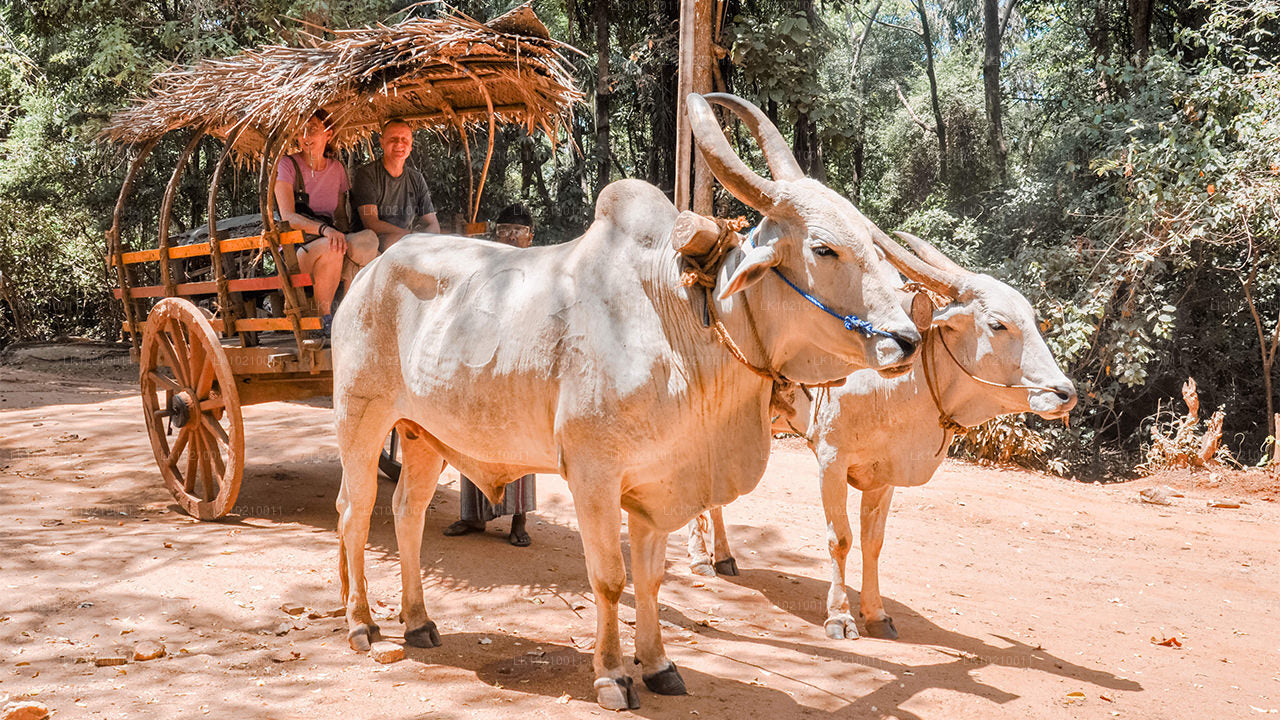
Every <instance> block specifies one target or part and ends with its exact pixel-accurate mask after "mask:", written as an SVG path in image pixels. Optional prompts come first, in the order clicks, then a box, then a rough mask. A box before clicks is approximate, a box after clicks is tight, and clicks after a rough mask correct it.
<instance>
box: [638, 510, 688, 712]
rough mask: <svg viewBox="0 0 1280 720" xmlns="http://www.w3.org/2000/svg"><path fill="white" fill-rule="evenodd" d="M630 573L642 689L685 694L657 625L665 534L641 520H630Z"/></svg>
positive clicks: (660, 629) (682, 682)
mask: <svg viewBox="0 0 1280 720" xmlns="http://www.w3.org/2000/svg"><path fill="white" fill-rule="evenodd" d="M628 532H629V535H630V537H631V574H632V576H633V579H634V580H635V589H636V662H637V663H639V664H640V667H641V670H642V672H643V673H644V674H643V678H644V684H645V687H647V688H649V689H650V690H652V691H653V692H655V693H658V694H659V695H684V694H686V692H687V691H686V690H685V687H684V679H683V678H681V677H680V671H679V670H677V669H676V666H675V663H673V662H671V661H670V660H668V659H667V653H666V650H665V649H664V648H663V646H662V628H661V626H660V625H659V624H658V589H659V588H660V587H662V575H663V573H664V571H665V570H666V562H667V535H668V533H665V532H660V531H659V530H657V529H656V528H654V527H653V526H652V525H650V524H649V523H647V522H644V521H643V520H639V519H637V518H634V517H633V518H632V520H631V523H630V525H629V526H628Z"/></svg>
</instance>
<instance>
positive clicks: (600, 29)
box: [594, 0, 610, 196]
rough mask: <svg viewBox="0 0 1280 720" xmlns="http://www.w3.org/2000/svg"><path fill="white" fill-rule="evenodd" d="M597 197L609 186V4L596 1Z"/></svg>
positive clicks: (601, 0)
mask: <svg viewBox="0 0 1280 720" xmlns="http://www.w3.org/2000/svg"><path fill="white" fill-rule="evenodd" d="M594 11H595V23H596V195H597V196H599V195H600V192H601V191H603V190H604V186H605V185H608V184H609V93H610V90H609V3H608V2H606V1H605V0H595V7H594Z"/></svg>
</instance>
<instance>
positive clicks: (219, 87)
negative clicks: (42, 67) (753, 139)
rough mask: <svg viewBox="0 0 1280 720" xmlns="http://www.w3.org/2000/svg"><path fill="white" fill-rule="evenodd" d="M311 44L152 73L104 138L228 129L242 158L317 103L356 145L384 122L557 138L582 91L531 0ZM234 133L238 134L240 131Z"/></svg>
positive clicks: (223, 133) (342, 137)
mask: <svg viewBox="0 0 1280 720" xmlns="http://www.w3.org/2000/svg"><path fill="white" fill-rule="evenodd" d="M333 36H334V37H332V38H331V39H322V38H314V40H315V43H314V46H313V47H284V46H268V47H264V48H260V49H256V50H248V51H245V52H242V53H240V54H239V55H235V56H232V57H229V58H225V59H221V60H206V61H203V62H201V63H199V64H197V65H195V66H194V67H190V68H183V69H175V70H170V71H168V72H165V73H163V74H161V75H159V76H157V77H156V79H155V81H154V82H153V83H152V88H151V96H150V97H148V98H146V99H143V100H140V101H138V102H137V104H135V105H134V106H133V107H131V108H129V109H126V110H123V111H121V112H118V113H116V114H115V115H113V116H112V117H111V119H110V121H109V123H108V125H107V127H106V129H105V130H104V131H103V135H104V136H105V137H106V138H108V139H110V140H114V141H116V142H120V143H126V144H141V143H146V142H149V141H152V140H154V139H156V138H158V137H160V136H161V135H164V134H165V133H167V132H170V131H172V130H177V129H180V128H203V129H204V130H205V131H206V132H208V133H209V134H211V135H213V136H215V137H218V138H221V139H223V140H226V139H228V138H230V137H232V136H233V135H235V145H234V150H235V151H236V152H237V153H238V154H239V155H240V156H241V158H245V159H247V158H249V157H253V156H256V155H258V154H260V153H261V152H262V151H263V149H264V146H265V144H266V140H267V138H268V137H269V136H271V134H272V133H283V135H282V137H287V136H291V135H294V134H296V133H297V132H298V131H299V130H300V129H301V127H302V125H303V123H305V121H306V119H307V118H308V117H310V116H311V114H312V113H313V112H315V110H316V109H317V108H321V107H323V108H325V109H326V110H328V111H329V112H330V114H331V115H332V116H333V119H334V121H335V123H336V125H337V126H338V131H337V134H336V135H335V137H334V144H335V145H336V146H339V147H347V146H350V145H353V144H355V143H357V142H359V141H361V140H362V139H364V138H367V137H368V136H369V135H370V134H371V133H372V132H374V131H375V130H377V129H378V127H380V126H381V124H382V123H383V122H385V121H386V120H387V119H390V118H404V119H406V120H408V121H409V122H410V124H411V125H413V126H414V127H416V128H429V129H437V130H443V129H445V128H448V127H455V128H461V127H464V126H474V125H477V124H483V123H487V122H489V119H490V116H491V115H492V116H493V117H494V119H496V120H497V121H498V122H507V123H515V124H520V125H523V126H525V128H526V129H528V130H529V131H530V132H532V131H533V130H535V129H542V130H543V131H545V132H547V133H548V134H549V135H552V136H553V137H554V135H555V133H556V131H557V130H558V129H559V128H560V127H561V126H562V124H563V123H564V121H565V120H566V118H567V117H568V115H569V113H570V111H571V108H572V106H573V104H574V103H576V102H580V101H581V100H582V93H581V92H580V91H579V90H578V89H577V88H576V87H574V84H573V79H572V77H571V76H570V74H569V71H568V62H567V61H566V60H565V58H564V56H563V55H561V52H562V51H571V52H577V51H576V50H574V49H573V48H572V47H570V46H568V45H566V44H564V43H561V42H558V41H556V40H553V39H551V37H550V34H549V33H548V32H547V29H546V27H545V26H544V25H543V24H542V22H541V21H539V20H538V18H537V16H535V15H534V13H533V11H532V10H530V9H529V7H528V6H527V5H524V6H521V7H519V8H516V9H515V10H513V11H511V12H509V13H507V14H506V15H503V16H501V17H499V18H496V19H494V20H492V21H490V22H488V23H480V22H477V21H475V20H472V19H470V18H467V17H459V16H450V17H445V18H437V19H423V18H416V19H410V20H406V21H404V22H401V23H397V24H394V25H377V26H374V27H370V28H364V29H359V30H341V31H337V32H334V33H333ZM237 131H241V132H239V134H238V135H236V133H237Z"/></svg>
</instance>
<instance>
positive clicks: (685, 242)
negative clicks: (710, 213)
mask: <svg viewBox="0 0 1280 720" xmlns="http://www.w3.org/2000/svg"><path fill="white" fill-rule="evenodd" d="M719 237H720V226H719V225H716V221H715V220H712V219H711V218H709V217H706V216H704V215H699V214H698V213H696V212H693V211H691V210H685V211H684V212H682V213H680V216H679V217H677V218H676V224H675V225H674V226H672V228H671V247H672V248H674V249H675V251H676V252H678V253H680V254H681V255H685V256H687V257H701V256H703V255H706V254H707V253H708V252H710V251H711V248H713V247H715V244H716V240H717V239H718V238H719Z"/></svg>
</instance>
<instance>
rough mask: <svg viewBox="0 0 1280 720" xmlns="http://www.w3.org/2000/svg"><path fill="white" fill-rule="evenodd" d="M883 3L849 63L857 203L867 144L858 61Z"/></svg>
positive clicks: (863, 86)
mask: <svg viewBox="0 0 1280 720" xmlns="http://www.w3.org/2000/svg"><path fill="white" fill-rule="evenodd" d="M882 4H884V0H876V4H875V7H873V8H871V13H870V14H869V15H868V16H867V24H866V27H864V28H863V29H862V35H861V36H860V37H858V39H857V41H856V42H855V43H854V50H853V62H851V63H850V64H849V82H850V84H852V85H853V87H855V88H857V90H858V92H857V98H856V102H857V111H856V115H855V119H854V139H853V197H852V198H851V199H852V200H853V202H854V203H855V204H856V203H858V202H860V201H861V198H862V167H863V160H864V159H865V155H866V144H867V83H866V81H865V80H864V79H863V78H862V76H861V75H859V74H858V61H859V60H860V59H861V58H862V48H863V46H865V45H866V44H867V38H869V37H871V28H873V27H875V24H876V16H878V15H879V14H880V6H881V5H882ZM849 33H850V36H851V37H850V39H851V40H852V39H853V38H852V35H853V22H852V19H850V23H849Z"/></svg>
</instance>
